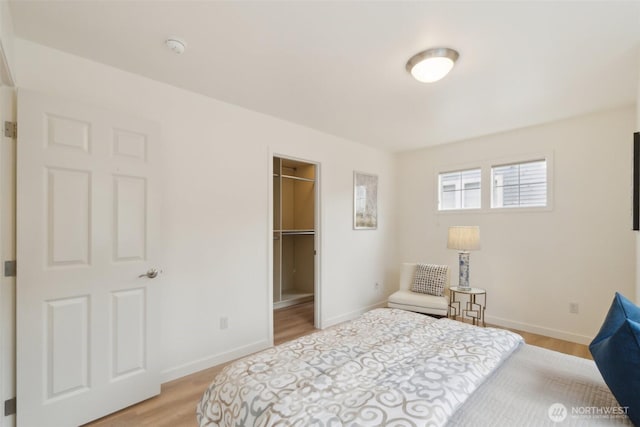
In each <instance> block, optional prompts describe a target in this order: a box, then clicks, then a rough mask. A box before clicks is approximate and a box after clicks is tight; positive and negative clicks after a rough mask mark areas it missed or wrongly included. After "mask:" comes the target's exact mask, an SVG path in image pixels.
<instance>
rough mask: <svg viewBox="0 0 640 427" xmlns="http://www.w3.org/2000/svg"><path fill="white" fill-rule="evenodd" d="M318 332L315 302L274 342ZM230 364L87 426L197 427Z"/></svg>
mask: <svg viewBox="0 0 640 427" xmlns="http://www.w3.org/2000/svg"><path fill="white" fill-rule="evenodd" d="M315 330H316V329H315V328H314V326H313V303H312V302H311V303H305V304H300V305H296V306H292V307H287V308H283V309H280V310H276V311H275V312H274V341H275V344H276V345H278V344H281V343H283V342H286V341H289V340H292V339H295V338H298V337H300V336H303V335H306V334H309V333H311V332H313V331H315ZM513 331H514V332H517V333H519V334H520V335H522V337H523V338H524V339H525V341H526V342H527V344H531V345H535V346H539V347H544V348H548V349H550V350H555V351H559V352H561V353H566V354H571V355H574V356H578V357H584V358H588V359H590V358H591V355H590V354H589V349H588V348H587V346H586V345H581V344H576V343H572V342H569V341H563V340H558V339H555V338H549V337H545V336H542V335H536V334H532V333H528V332H523V331H517V330H513ZM226 365H227V364H222V365H218V366H214V367H213V368H209V369H205V370H204V371H200V372H196V373H195V374H192V375H188V376H186V377H183V378H180V379H177V380H175V381H171V382H168V383H166V384H163V385H162V391H161V393H160V395H159V396H156V397H154V398H151V399H149V400H146V401H144V402H141V403H138V404H137V405H133V406H130V407H129V408H126V409H123V410H122V411H119V412H116V413H115V414H111V415H108V416H106V417H104V418H101V419H99V420H97V421H94V422H92V423H89V424H86V427H89V426H90V427H107V426H110V427H138V426H154V427H183V426H184V427H196V426H197V422H196V404H197V403H198V402H199V401H200V397H201V396H202V393H203V392H204V390H205V389H206V388H207V386H208V385H209V383H211V381H212V380H213V378H214V377H215V376H216V374H217V373H218V372H220V371H221V370H222V368H224V367H225V366H226Z"/></svg>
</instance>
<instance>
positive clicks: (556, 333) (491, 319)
mask: <svg viewBox="0 0 640 427" xmlns="http://www.w3.org/2000/svg"><path fill="white" fill-rule="evenodd" d="M486 321H487V323H491V324H492V325H496V326H503V327H505V328H511V329H519V330H521V331H525V332H531V333H533V334H538V335H544V336H546V337H551V338H556V339H559V340H565V341H571V342H575V343H578V344H585V345H588V344H589V343H590V342H591V341H592V340H593V337H589V336H586V335H579V334H574V333H573V332H567V331H561V330H558V329H551V328H546V327H544V326H538V325H532V324H529V323H522V322H516V321H513V320H508V319H503V318H501V317H495V316H487V317H486Z"/></svg>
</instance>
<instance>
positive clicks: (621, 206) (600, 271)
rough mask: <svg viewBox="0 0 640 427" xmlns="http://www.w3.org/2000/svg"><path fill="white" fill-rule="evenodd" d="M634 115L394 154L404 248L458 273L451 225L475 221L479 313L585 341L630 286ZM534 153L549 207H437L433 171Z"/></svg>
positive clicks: (409, 255) (594, 117)
mask: <svg viewBox="0 0 640 427" xmlns="http://www.w3.org/2000/svg"><path fill="white" fill-rule="evenodd" d="M635 114H636V113H635V110H634V109H633V108H631V107H629V108H626V109H620V110H616V111H610V112H604V113H599V114H591V115H588V116H583V117H577V118H573V119H569V120H564V121H559V122H554V123H549V124H545V125H541V126H535V127H530V128H523V129H519V130H516V131H512V132H507V133H501V134H497V135H491V136H486V137H483V138H477V139H474V140H469V141H464V142H459V143H454V144H447V145H443V146H438V147H435V148H430V149H424V150H420V151H415V152H406V153H402V154H399V155H398V156H397V164H396V167H397V170H398V188H399V189H402V192H401V196H400V197H399V206H398V207H399V213H398V216H399V218H398V219H399V235H400V242H399V248H400V251H399V255H400V257H401V258H402V259H403V260H407V261H415V260H425V261H434V262H439V263H447V264H449V265H450V266H452V268H453V274H452V276H453V277H454V279H453V281H454V282H457V278H456V276H457V274H458V269H457V253H456V252H455V251H452V250H447V249H446V236H447V228H448V227H449V226H452V225H479V226H480V235H481V246H482V247H481V250H480V251H477V252H472V254H471V282H472V286H479V287H484V288H486V289H487V296H488V305H487V312H486V314H487V321H488V322H492V323H495V324H498V325H504V326H510V327H515V328H519V329H523V330H527V331H530V332H537V333H542V334H544V335H548V336H553V337H557V338H563V339H568V340H572V341H576V342H582V343H588V342H589V341H590V340H591V339H592V338H593V336H594V335H595V334H596V333H597V332H598V330H599V328H600V325H601V323H602V320H603V319H604V316H605V314H606V312H607V309H608V307H609V305H610V303H611V300H612V299H613V294H614V292H615V291H620V292H622V293H623V294H625V295H627V296H629V297H630V298H633V297H634V293H635V251H636V249H635V236H634V233H633V232H632V231H631V214H630V212H631V187H630V184H631V146H632V142H631V141H632V133H633V130H634V127H635V120H636V116H635ZM463 125H464V124H461V126H463ZM540 153H542V154H546V153H551V154H552V158H553V171H552V176H553V183H552V185H553V193H554V200H553V207H552V209H550V210H545V211H531V210H529V211H521V212H517V211H512V210H504V211H501V212H482V213H478V212H474V213H461V212H456V213H438V211H437V173H438V171H447V170H451V169H452V168H453V169H455V168H456V167H457V166H474V165H480V164H490V162H491V161H492V160H505V159H506V160H508V159H510V158H512V159H516V158H518V157H521V156H524V157H525V158H526V157H528V156H529V155H531V156H532V158H535V157H536V156H537V155H538V154H540ZM485 178H488V177H487V176H486V174H485V176H484V177H483V180H484V179H485ZM489 180H490V178H488V179H487V180H486V182H484V184H483V186H484V187H483V191H484V189H488V188H489V187H488V186H487V184H488V181H489ZM486 199H487V200H488V197H486ZM485 206H486V205H485ZM569 302H577V303H579V306H580V313H579V314H577V315H576V314H570V313H569Z"/></svg>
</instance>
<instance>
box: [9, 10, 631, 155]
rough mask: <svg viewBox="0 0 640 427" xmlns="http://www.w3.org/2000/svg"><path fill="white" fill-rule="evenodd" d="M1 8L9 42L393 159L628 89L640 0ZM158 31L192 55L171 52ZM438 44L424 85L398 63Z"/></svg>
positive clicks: (608, 103)
mask: <svg viewBox="0 0 640 427" xmlns="http://www.w3.org/2000/svg"><path fill="white" fill-rule="evenodd" d="M11 11H12V14H13V20H14V27H15V32H16V35H17V36H19V37H22V38H25V39H28V40H32V41H35V42H37V43H41V44H44V45H47V46H50V47H53V48H56V49H60V50H63V51H67V52H71V53H74V54H76V55H79V56H83V57H86V58H90V59H92V60H95V61H98V62H102V63H105V64H109V65H111V66H114V67H118V68H121V69H123V70H127V71H131V72H134V73H137V74H141V75H144V76H147V77H149V78H152V79H155V80H160V81H163V82H167V83H169V84H172V85H174V86H178V87H181V88H185V89H188V90H192V91H194V92H198V93H201V94H205V95H208V96H210V97H212V98H216V99H219V100H222V101H226V102H229V103H232V104H236V105H240V106H243V107H246V108H249V109H252V110H255V111H259V112H262V113H266V114H270V115H272V116H276V117H280V118H282V119H285V120H288V121H291V122H295V123H299V124H302V125H305V126H309V127H311V128H315V129H318V130H321V131H324V132H328V133H331V134H334V135H339V136H342V137H345V138H349V139H351V140H354V141H359V142H361V143H364V144H368V145H371V146H375V147H379V148H382V149H385V150H390V151H400V150H408V149H415V148H419V147H424V146H429V145H433V144H440V143H445V142H451V141H458V140H462V139H467V138H471V137H475V136H480V135H486V134H490V133H495V132H501V131H505V130H509V129H514V128H519V127H523V126H529V125H535V124H539V123H543V122H548V121H551V120H557V119H561V118H565V117H570V116H575V115H579V114H583V113H587V112H591V111H597V110H603V109H610V108H614V107H618V106H623V105H630V104H633V103H635V101H636V95H637V85H638V76H639V70H638V59H639V58H640V2H616V1H605V2H593V1H589V2H568V1H556V2H536V1H532V2H484V1H472V2H402V1H386V2H385V1H371V2H362V1H349V2H347V1H343V2H339V1H320V2H310V1H289V2H272V1H256V2H247V1H228V2H222V1H215V2H214V1H208V2H205V1H200V2H189V1H139V2H134V1H79V2H70V1H46V2H35V1H24V0H16V1H12V2H11ZM168 36H178V37H180V38H183V39H184V40H186V42H187V44H188V47H187V51H186V52H185V53H184V54H183V55H180V56H178V55H175V54H173V53H171V52H170V51H169V50H168V49H167V48H166V47H165V46H164V40H165V39H166V38H167V37H168ZM435 46H447V47H452V48H454V49H456V50H458V51H459V52H460V59H459V60H458V63H457V64H456V67H455V68H454V69H453V71H452V72H451V73H450V74H449V76H447V77H446V78H445V79H444V80H441V81H440V82H437V83H431V84H424V83H418V82H416V81H415V80H413V79H412V78H411V76H410V75H409V74H408V73H407V72H406V70H405V63H406V61H407V60H408V59H409V57H411V56H412V55H413V54H415V53H417V52H419V51H421V50H424V49H427V48H430V47H435ZM96 83H97V84H99V82H96Z"/></svg>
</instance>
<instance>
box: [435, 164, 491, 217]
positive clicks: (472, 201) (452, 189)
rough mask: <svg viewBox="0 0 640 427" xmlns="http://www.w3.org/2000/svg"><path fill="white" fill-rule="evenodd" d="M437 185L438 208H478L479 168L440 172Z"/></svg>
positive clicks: (479, 198) (443, 209)
mask: <svg viewBox="0 0 640 427" xmlns="http://www.w3.org/2000/svg"><path fill="white" fill-rule="evenodd" d="M438 187H439V198H438V210H441V211H446V210H455V209H479V208H480V200H481V197H480V169H469V170H464V171H456V172H447V173H441V174H439V175H438Z"/></svg>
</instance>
